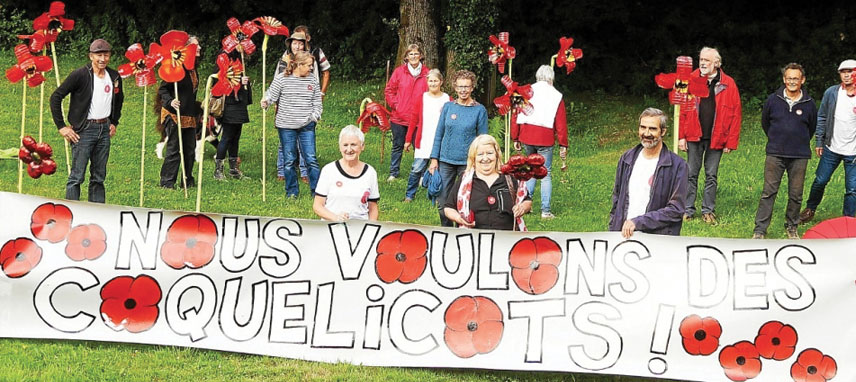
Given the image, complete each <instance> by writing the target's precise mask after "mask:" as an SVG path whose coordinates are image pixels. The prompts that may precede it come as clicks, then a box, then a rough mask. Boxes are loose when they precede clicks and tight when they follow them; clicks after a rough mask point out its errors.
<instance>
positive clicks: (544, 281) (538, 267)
mask: <svg viewBox="0 0 856 382" xmlns="http://www.w3.org/2000/svg"><path fill="white" fill-rule="evenodd" d="M561 262H562V249H561V248H559V244H556V242H555V241H553V240H551V239H550V238H547V237H543V236H542V237H536V238H534V239H528V238H527V239H520V240H519V241H518V242H517V243H514V246H513V247H511V251H510V252H509V253H508V263H509V264H510V265H511V277H512V279H514V284H516V285H517V287H518V288H520V290H522V291H523V292H526V293H528V294H535V295H537V294H543V293H546V292H548V291H549V290H550V289H553V286H555V285H556V282H557V281H558V280H559V263H561Z"/></svg>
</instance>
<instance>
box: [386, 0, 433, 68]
mask: <svg viewBox="0 0 856 382" xmlns="http://www.w3.org/2000/svg"><path fill="white" fill-rule="evenodd" d="M400 10H401V24H400V25H399V27H398V52H397V53H396V55H395V62H394V65H393V67H397V66H399V65H401V62H402V60H403V59H404V53H405V51H406V50H407V46H408V45H410V44H419V46H420V47H421V48H422V51H423V52H424V53H425V60H424V64H425V65H426V66H427V67H429V68H437V67H438V66H439V64H440V62H441V60H440V57H439V51H440V49H439V40H438V38H437V15H436V13H435V12H434V4H433V0H401V7H400Z"/></svg>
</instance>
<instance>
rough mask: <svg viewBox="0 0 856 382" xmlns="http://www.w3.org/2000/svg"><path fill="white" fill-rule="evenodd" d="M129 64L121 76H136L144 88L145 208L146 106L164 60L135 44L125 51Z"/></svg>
mask: <svg viewBox="0 0 856 382" xmlns="http://www.w3.org/2000/svg"><path fill="white" fill-rule="evenodd" d="M125 57H127V58H128V61H129V62H127V63H125V64H123V65H121V66H119V75H120V76H122V78H128V77H130V76H134V79H135V83H136V84H137V86H140V87H142V88H143V128H142V129H141V131H140V134H141V135H142V139H141V140H140V207H142V206H143V179H144V178H145V171H143V169H144V166H145V154H146V105H148V104H149V103H148V91H149V88H148V87H149V86H151V85H154V84H155V83H156V82H157V79H156V78H155V71H154V68H155V66H156V65H157V64H158V63H160V62H161V61H162V60H163V56H162V55H161V54H160V52H155V51H154V50H153V49H151V48H149V54H146V53H145V51H144V50H143V46H142V45H141V44H140V43H136V44H133V45H131V46H129V47H128V50H127V51H125Z"/></svg>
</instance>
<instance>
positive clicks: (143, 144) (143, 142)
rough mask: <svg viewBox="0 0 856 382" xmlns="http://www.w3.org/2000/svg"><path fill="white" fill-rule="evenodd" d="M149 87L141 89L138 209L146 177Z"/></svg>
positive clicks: (141, 201)
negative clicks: (141, 117)
mask: <svg viewBox="0 0 856 382" xmlns="http://www.w3.org/2000/svg"><path fill="white" fill-rule="evenodd" d="M148 95H149V87H148V86H144V87H143V128H142V129H141V133H142V134H141V135H142V139H141V140H140V207H142V206H143V179H144V178H145V176H146V171H145V169H146V105H148Z"/></svg>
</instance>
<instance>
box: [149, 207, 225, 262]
mask: <svg viewBox="0 0 856 382" xmlns="http://www.w3.org/2000/svg"><path fill="white" fill-rule="evenodd" d="M215 244H217V226H216V225H215V224H214V221H213V220H211V218H209V217H208V216H205V215H184V216H182V217H180V218H178V219H175V221H173V222H172V225H170V226H169V229H167V231H166V241H165V242H164V243H163V245H162V246H161V259H163V261H164V263H166V264H167V265H169V266H170V267H172V268H175V269H182V268H184V267H188V268H200V267H203V266H205V265H206V264H208V263H210V262H211V259H213V258H214V245H215Z"/></svg>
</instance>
